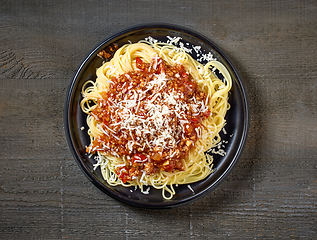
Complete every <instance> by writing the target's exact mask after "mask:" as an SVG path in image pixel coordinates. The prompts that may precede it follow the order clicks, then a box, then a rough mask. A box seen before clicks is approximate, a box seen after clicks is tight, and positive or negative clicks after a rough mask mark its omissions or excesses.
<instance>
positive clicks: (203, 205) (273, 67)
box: [0, 0, 317, 239]
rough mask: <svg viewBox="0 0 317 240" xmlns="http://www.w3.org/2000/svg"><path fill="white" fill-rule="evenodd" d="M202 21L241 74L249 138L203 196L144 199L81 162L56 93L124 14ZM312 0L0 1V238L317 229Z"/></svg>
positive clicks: (191, 23) (304, 234) (283, 235)
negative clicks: (165, 205)
mask: <svg viewBox="0 0 317 240" xmlns="http://www.w3.org/2000/svg"><path fill="white" fill-rule="evenodd" d="M147 22H167V23H174V24H178V25H182V26H184V27H188V28H191V29H193V30H196V31H198V32H200V33H201V34H203V35H205V36H207V37H208V38H210V39H212V40H213V41H214V42H216V44H218V45H219V46H220V47H221V48H222V49H223V50H224V51H225V52H226V53H227V54H228V55H229V56H230V58H231V59H232V61H233V63H234V64H235V65H236V66H237V68H238V69H239V71H240V73H241V76H242V78H243V80H244V82H245V85H246V88H247V91H248V95H249V100H250V111H251V124H250V131H249V138H248V141H247V145H246V148H245V150H244V153H243V155H242V157H241V159H240V161H239V163H238V165H237V167H236V168H235V170H234V171H233V172H232V174H231V175H230V176H229V177H228V179H227V180H226V181H225V182H224V183H223V184H221V185H220V186H219V187H218V188H217V189H216V190H215V191H214V192H212V193H210V194H209V195H207V196H206V197H204V198H202V199H200V200H198V201H196V202H194V203H191V204H188V205H185V206H182V207H179V208H172V209H164V210H149V209H140V208H136V207H132V206H129V205H126V204H123V203H121V202H118V201H116V200H114V199H112V198H110V197H108V196H107V195H105V194H104V193H102V192H101V191H100V190H98V189H97V188H96V187H95V186H94V185H93V184H92V183H91V182H89V180H88V179H87V178H86V177H85V176H84V174H83V173H82V172H81V171H80V169H79V167H78V166H77V164H76V162H75V161H74V159H73V157H72V155H71V153H70V150H69V148H68V145H67V143H66V139H65V133H64V126H63V107H64V100H65V96H66V89H67V87H68V84H69V82H70V80H71V78H72V76H73V74H74V71H75V70H76V68H77V66H78V65H79V63H80V62H81V60H82V59H83V58H84V57H85V55H86V54H87V53H88V52H89V51H90V50H91V49H92V48H93V47H94V46H95V45H96V44H97V43H99V42H100V41H101V40H102V39H104V38H106V37H107V36H109V35H110V34H113V33H115V32H116V31H118V30H121V29H122V28H125V27H129V26H131V25H134V24H139V23H147ZM316 41H317V1H314V0H310V1H309V0H305V1H291V0H285V1H248V0H244V1H243V0H242V1H227V0H226V1H220V0H219V1H208V0H204V1H203V0H202V1H189V0H184V1H174V0H173V1H167V0H166V1H150V0H149V1H141V0H139V1H122V0H120V1H114V0H112V1H95V0H91V1H74V0H73V1H52V0H48V1H22V0H20V1H18V0H12V1H5V0H1V1H0V146H1V155H0V239H229V238H232V239H316V235H317V229H316V226H317V221H316V219H317V214H316V212H317V206H316V204H317V203H316V202H317V137H316V135H317V121H316V113H317V97H316V92H317V77H316V76H317V43H316Z"/></svg>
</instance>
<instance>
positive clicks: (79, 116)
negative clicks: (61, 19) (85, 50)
mask: <svg viewBox="0 0 317 240" xmlns="http://www.w3.org/2000/svg"><path fill="white" fill-rule="evenodd" d="M149 36H151V37H153V38H154V39H157V40H160V41H164V42H166V41H167V40H168V38H167V36H170V37H181V38H182V39H181V42H182V43H184V46H185V47H186V48H189V49H192V56H193V57H194V58H196V59H197V58H201V57H202V56H203V55H202V54H206V53H208V52H210V53H212V54H213V56H214V57H216V58H217V60H218V61H220V62H222V63H223V64H224V65H225V66H226V68H227V69H228V71H229V73H230V74H231V77H232V80H233V86H232V89H231V91H230V95H229V103H230V104H231V109H230V110H229V111H228V112H227V115H226V120H227V125H226V126H225V130H226V132H227V134H222V139H223V140H225V141H228V143H227V144H226V146H225V151H226V153H227V154H226V155H225V156H220V155H214V170H215V171H214V172H213V173H212V174H210V175H209V176H208V177H207V178H206V179H204V180H202V181H200V182H197V183H193V184H190V186H191V188H192V189H193V190H194V193H193V192H192V191H191V190H190V189H189V188H188V186H187V185H179V186H178V187H175V189H176V195H175V196H174V197H173V199H171V200H164V199H163V198H162V195H161V191H160V190H156V189H153V188H151V190H150V194H147V195H145V194H143V193H141V192H140V190H136V191H134V187H131V188H125V187H122V186H116V187H112V186H109V185H108V184H107V183H106V182H105V181H104V180H103V178H102V175H101V172H100V168H97V169H96V170H95V171H94V170H93V164H94V163H95V160H94V159H93V157H89V156H88V155H87V154H86V153H85V146H88V145H89V141H90V140H89V137H88V134H87V129H88V127H87V125H86V117H87V116H86V114H84V113H83V112H82V110H81V108H80V101H81V99H82V96H81V89H82V86H83V83H84V82H86V81H87V80H89V79H92V80H95V78H96V69H97V68H98V67H100V66H101V65H102V59H101V58H100V57H98V56H97V53H98V52H99V51H100V50H103V49H107V48H108V47H109V46H111V45H113V44H114V43H115V44H118V46H119V47H121V46H122V45H123V44H126V43H128V42H132V43H135V42H138V41H139V40H142V39H145V38H147V37H149ZM193 46H201V49H200V52H199V54H198V53H196V51H195V50H194V49H193ZM196 50H197V49H196ZM203 63H204V61H203ZM248 112H249V110H248V101H247V96H246V91H245V87H244V85H243V83H242V80H241V78H240V76H239V74H238V72H237V70H236V69H235V67H234V66H233V65H232V63H231V62H230V61H229V59H228V57H226V55H225V54H224V53H223V51H222V50H220V49H219V47H217V46H216V45H215V44H214V43H213V42H212V41H210V40H208V39H207V38H205V37H204V36H202V35H200V34H198V33H196V32H194V31H192V30H189V29H186V28H183V27H180V26H175V25H169V24H147V25H138V26H134V27H131V28H128V29H126V30H123V31H120V32H118V33H116V34H114V35H112V36H110V37H108V38H106V39H105V40H103V41H102V42H101V43H100V44H98V45H97V46H96V47H95V48H94V49H93V50H92V51H91V52H90V53H89V54H88V55H87V57H86V58H85V59H84V60H83V62H82V63H81V64H80V66H79V67H78V69H77V71H76V73H75V75H74V77H73V79H72V81H71V83H70V85H69V88H68V91H67V96H66V102H65V109H64V124H65V132H66V138H67V141H68V144H69V147H70V150H71V152H72V154H73V156H74V158H75V160H76V161H77V163H78V165H79V167H80V168H81V170H82V171H83V172H84V174H85V175H86V177H87V178H88V179H89V180H90V181H91V182H92V183H93V184H94V185H95V186H97V187H98V188H99V189H100V190H102V191H103V192H105V193H106V194H108V195H109V196H111V197H113V198H115V199H117V200H120V201H123V202H125V203H129V204H132V205H135V206H140V207H148V208H165V207H172V206H179V205H181V204H184V203H188V202H191V201H193V200H196V199H198V198H200V197H202V196H204V195H205V194H207V193H208V192H210V191H212V190H214V189H215V188H216V187H217V186H218V185H219V184H220V183H221V182H223V181H224V180H225V178H226V177H227V176H228V175H229V173H230V172H231V171H232V170H233V168H234V166H235V165H236V163H237V161H238V159H239V157H240V155H241V153H242V150H243V147H244V145H245V142H246V137H247V132H248V126H249V113H248ZM81 127H84V130H81Z"/></svg>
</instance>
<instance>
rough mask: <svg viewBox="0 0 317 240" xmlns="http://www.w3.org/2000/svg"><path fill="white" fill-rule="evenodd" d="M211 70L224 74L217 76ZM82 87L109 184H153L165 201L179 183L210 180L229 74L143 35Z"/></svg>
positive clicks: (94, 141)
mask: <svg viewBox="0 0 317 240" xmlns="http://www.w3.org/2000/svg"><path fill="white" fill-rule="evenodd" d="M212 69H217V70H218V71H219V72H220V73H221V74H222V75H223V80H220V79H219V78H218V77H217V76H216V74H215V73H214V72H213V70H212ZM96 74H97V78H96V80H95V81H93V80H89V81H87V82H86V83H85V84H84V86H83V88H82V95H83V99H82V101H81V108H82V110H83V111H84V112H85V113H87V125H88V127H89V130H88V134H89V136H90V140H91V144H90V145H89V146H88V147H87V149H86V151H87V152H88V153H95V154H96V155H97V156H98V157H97V163H96V164H95V167H96V168H97V167H100V168H101V172H102V175H103V177H104V179H105V180H106V181H107V183H108V184H109V185H123V186H126V187H129V186H135V187H139V188H140V189H141V191H142V192H143V193H144V194H148V193H149V186H151V187H154V188H156V189H161V190H162V196H163V197H164V199H171V198H172V197H173V196H174V195H175V186H177V185H178V184H190V183H193V182H197V181H199V180H202V179H204V178H206V177H207V176H208V175H209V174H210V173H211V172H212V167H213V165H212V161H213V158H212V157H211V156H210V155H207V154H205V152H206V151H207V150H209V149H210V148H212V147H215V146H216V144H217V143H218V142H219V141H220V140H221V138H220V135H219V132H220V131H221V129H222V128H223V127H224V125H225V123H226V121H225V115H226V112H227V110H228V109H229V107H230V105H229V103H228V92H229V90H230V89H231V84H232V81H231V77H230V74H229V72H228V71H227V70H226V68H225V67H224V66H223V65H222V64H221V63H220V62H218V61H210V62H208V63H207V64H205V65H202V64H201V63H199V62H197V61H196V60H194V59H193V58H192V57H191V56H190V55H189V54H187V53H186V52H185V51H184V50H183V49H181V48H178V47H176V46H174V45H171V44H164V43H155V44H153V43H149V42H147V41H141V42H138V43H134V44H126V45H124V46H122V47H121V48H119V49H118V50H117V51H116V52H115V54H114V56H113V58H112V59H111V60H110V61H107V62H105V63H104V64H103V65H102V66H101V67H100V68H98V69H97V71H96Z"/></svg>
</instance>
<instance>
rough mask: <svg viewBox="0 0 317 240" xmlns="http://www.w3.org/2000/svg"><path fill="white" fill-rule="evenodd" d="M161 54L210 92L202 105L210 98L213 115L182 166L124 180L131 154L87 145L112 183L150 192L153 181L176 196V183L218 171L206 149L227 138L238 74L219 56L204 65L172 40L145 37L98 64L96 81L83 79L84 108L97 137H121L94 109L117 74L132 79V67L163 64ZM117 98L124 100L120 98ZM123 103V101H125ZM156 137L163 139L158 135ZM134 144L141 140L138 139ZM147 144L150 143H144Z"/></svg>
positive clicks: (92, 133) (198, 131)
mask: <svg viewBox="0 0 317 240" xmlns="http://www.w3.org/2000/svg"><path fill="white" fill-rule="evenodd" d="M140 59H141V62H140ZM160 60H162V61H163V62H165V63H166V65H167V66H176V65H177V66H178V65H181V66H182V67H183V68H184V69H185V71H186V74H188V75H189V77H190V79H193V81H195V82H196V83H197V86H198V88H199V89H200V91H202V92H204V94H205V95H204V96H206V98H205V100H202V102H201V103H200V104H201V106H203V105H204V104H206V106H204V107H205V109H203V110H201V111H207V110H206V109H209V110H208V111H210V116H207V117H205V118H204V119H203V121H202V122H201V126H202V127H199V128H198V127H197V128H196V129H195V131H196V132H195V134H196V135H197V139H196V141H195V144H194V145H195V146H194V147H190V148H189V150H188V154H187V156H186V158H185V159H183V160H182V162H181V163H182V166H181V167H179V168H178V169H177V168H175V169H173V171H165V170H162V169H156V170H155V171H154V170H153V172H152V173H151V174H147V173H146V171H141V172H140V175H139V176H137V177H132V179H130V180H128V181H122V178H121V179H120V177H119V176H121V175H120V174H121V173H119V172H120V171H122V169H123V167H124V166H126V165H127V164H128V162H129V161H131V159H130V158H129V157H126V156H125V155H123V156H122V154H121V155H120V154H115V153H113V154H109V151H108V152H107V151H104V150H103V149H100V147H99V148H98V147H95V148H94V149H93V146H92V144H91V145H90V146H89V147H87V151H88V152H96V153H97V155H98V157H97V163H96V164H95V168H97V167H100V169H101V173H102V176H103V178H104V179H105V180H106V181H107V183H108V184H109V185H111V186H115V185H122V186H125V187H129V186H135V187H139V188H140V189H141V191H142V192H143V193H144V194H148V193H149V188H148V187H149V186H152V187H154V188H156V189H161V190H162V196H163V198H164V199H171V198H172V197H173V196H174V195H175V189H174V187H175V186H177V185H178V184H190V183H194V182H197V181H199V180H202V179H204V178H206V177H207V176H208V175H209V174H210V173H211V172H212V166H213V165H212V161H213V158H212V157H211V156H210V155H207V154H205V152H206V151H207V150H209V149H210V148H212V147H215V146H216V144H217V143H219V142H220V140H221V138H220V135H219V132H220V131H221V129H222V128H223V127H224V125H225V122H226V121H225V115H226V112H227V110H228V109H229V107H230V105H229V103H228V92H229V90H230V89H231V84H232V80H231V77H230V74H229V73H228V71H227V70H226V68H225V67H224V66H223V65H222V64H221V63H220V62H218V61H210V62H208V63H207V64H205V65H202V64H201V63H199V62H197V61H196V60H194V59H193V58H192V57H191V56H190V55H189V54H187V53H186V52H185V51H184V50H183V49H181V48H177V47H176V46H174V45H171V44H167V43H150V42H147V41H140V42H138V43H134V44H126V45H124V46H122V47H121V48H119V49H118V50H117V51H116V52H115V54H114V56H113V58H112V59H111V60H110V61H107V62H105V63H104V64H103V65H102V66H101V67H100V68H98V69H97V71H96V74H97V78H96V81H92V80H89V81H87V82H86V83H85V84H84V85H83V88H82V95H83V100H82V101H81V108H82V110H83V112H85V113H86V114H87V125H88V127H89V130H88V134H89V136H90V140H91V143H93V142H94V141H95V140H96V139H97V138H98V137H99V138H100V137H101V136H102V135H105V134H107V135H109V136H111V137H112V138H113V139H114V140H115V138H118V136H116V135H115V134H114V133H115V132H116V131H117V130H116V129H115V128H113V129H112V128H110V127H108V126H106V125H102V124H101V123H100V121H98V116H96V114H94V111H96V108H97V107H98V105H102V104H104V103H103V102H102V99H103V98H104V96H105V93H107V92H109V91H110V85H111V84H112V83H113V81H114V79H118V78H119V77H120V76H125V77H126V78H128V79H129V78H130V76H132V75H131V74H130V75H128V73H133V72H137V71H138V70H139V68H140V66H143V65H140V64H141V63H142V64H147V65H146V66H150V67H149V69H148V70H149V71H150V68H151V67H152V68H158V61H160ZM138 61H139V62H138ZM213 68H216V69H217V70H218V71H219V72H220V73H221V74H222V75H223V77H224V78H223V80H220V79H219V78H218V77H217V76H216V74H215V73H214V72H213V71H212V69H213ZM185 76H186V75H185ZM159 80H161V83H162V84H165V83H164V79H163V80H162V79H160V78H159V76H158V77H157V79H156V81H157V82H156V84H157V85H155V87H157V88H158V87H159V83H158V81H159ZM153 84H154V83H153ZM153 84H152V85H153ZM123 85H124V83H123V84H122V85H118V86H122V88H123ZM153 86H154V85H153ZM162 86H163V85H162ZM161 88H162V87H161ZM153 95H154V93H153V94H152V97H153ZM123 96H124V94H123ZM137 97H139V98H140V96H136V97H135V98H137ZM131 99H133V95H132V93H131V97H130V98H129V99H127V100H125V101H123V102H124V104H125V105H124V106H126V105H127V104H128V103H129V104H131V101H132V100H131ZM172 100H173V99H172V98H171V101H172ZM129 101H130V102H129ZM162 101H163V100H162ZM204 101H205V102H204ZM116 104H117V105H118V103H116ZM134 104H136V105H138V106H136V105H133V106H134V108H133V109H138V107H139V104H140V103H139V102H134ZM175 104H177V103H175ZM120 106H123V103H122V105H120ZM145 106H146V105H145ZM161 107H162V108H161V110H160V111H163V112H164V106H161ZM202 108H203V107H202ZM118 109H119V110H120V107H119V108H118ZM120 111H121V110H120ZM129 114H130V115H126V116H133V117H138V116H136V115H135V114H134V113H133V114H132V113H131V112H130V113H129ZM158 119H159V117H158ZM139 120H140V118H139ZM197 126H198V125H197ZM199 126H200V125H199ZM121 127H122V126H121ZM137 129H138V128H137V127H135V129H134V130H133V131H136V132H137V131H138V130H137ZM127 131H128V130H127ZM132 138H133V136H132ZM118 141H119V140H118ZM146 141H147V140H146ZM153 141H158V140H157V139H156V140H153ZM160 141H163V142H164V141H165V140H164V139H163V140H160ZM171 142H172V140H169V142H168V143H166V144H170V143H171ZM130 143H131V142H127V143H126V149H129V148H131V149H132V146H131V145H129V144H130ZM100 144H101V143H100ZM131 144H136V143H133V142H132V143H131ZM164 144H165V143H164ZM186 144H187V142H186ZM191 144H192V143H191V142H190V143H189V146H190V145H191ZM144 145H146V144H145V143H144ZM103 146H104V148H105V149H106V148H107V147H108V148H111V146H110V147H109V146H105V144H104V145H103ZM185 147H186V146H185ZM143 148H144V146H143ZM170 152H172V150H170ZM175 154H176V153H175ZM129 159H130V160H129ZM139 161H140V162H142V161H145V160H144V159H143V157H142V156H141V157H140V159H139ZM118 169H119V170H120V171H119V170H118Z"/></svg>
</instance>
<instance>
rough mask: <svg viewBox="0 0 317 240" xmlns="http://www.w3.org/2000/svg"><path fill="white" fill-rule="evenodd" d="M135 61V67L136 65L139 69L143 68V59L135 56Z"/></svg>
mask: <svg viewBox="0 0 317 240" xmlns="http://www.w3.org/2000/svg"><path fill="white" fill-rule="evenodd" d="M135 63H136V67H137V68H140V69H143V68H144V63H143V61H142V60H141V58H139V57H136V59H135Z"/></svg>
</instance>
